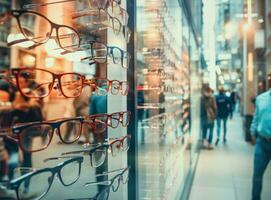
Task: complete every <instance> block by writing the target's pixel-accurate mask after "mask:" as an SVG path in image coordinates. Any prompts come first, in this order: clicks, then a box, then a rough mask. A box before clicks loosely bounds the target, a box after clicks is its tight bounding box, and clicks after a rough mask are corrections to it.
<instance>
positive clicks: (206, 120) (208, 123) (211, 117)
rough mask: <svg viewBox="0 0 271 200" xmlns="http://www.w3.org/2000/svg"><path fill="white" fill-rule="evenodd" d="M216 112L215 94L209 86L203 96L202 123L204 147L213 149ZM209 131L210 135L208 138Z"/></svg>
mask: <svg viewBox="0 0 271 200" xmlns="http://www.w3.org/2000/svg"><path fill="white" fill-rule="evenodd" d="M216 114H217V106H216V101H215V98H214V96H213V91H212V89H211V88H210V87H208V88H206V89H205V90H204V91H203V94H202V97H201V125H202V138H203V147H204V148H208V149H213V146H212V140H213V130H214V122H215V119H216ZM208 131H209V136H208V140H207V133H208Z"/></svg>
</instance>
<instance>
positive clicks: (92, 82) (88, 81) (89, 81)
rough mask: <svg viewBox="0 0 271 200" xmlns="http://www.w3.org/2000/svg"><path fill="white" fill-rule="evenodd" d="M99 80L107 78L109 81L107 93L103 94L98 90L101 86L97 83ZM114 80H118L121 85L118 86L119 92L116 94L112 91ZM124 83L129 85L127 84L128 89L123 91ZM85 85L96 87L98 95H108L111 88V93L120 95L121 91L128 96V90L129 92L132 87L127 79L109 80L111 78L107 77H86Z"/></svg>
mask: <svg viewBox="0 0 271 200" xmlns="http://www.w3.org/2000/svg"><path fill="white" fill-rule="evenodd" d="M99 80H106V81H107V83H108V88H107V89H106V94H105V95H103V94H101V93H99V92H98V91H99V86H98V85H97V81H99ZM114 82H117V83H118V84H119V86H120V87H119V88H118V92H117V93H116V94H114V93H113V92H112V86H113V83H114ZM123 84H126V85H127V86H126V87H127V89H126V90H125V91H123V89H122V88H123ZM84 85H87V86H90V87H93V88H94V89H95V91H96V93H97V94H98V95H100V96H106V95H107V94H108V93H109V90H110V93H111V94H112V95H118V94H119V92H121V94H122V95H123V96H127V94H128V92H129V89H130V87H129V84H128V82H127V81H119V80H109V79H107V78H94V79H85V80H84Z"/></svg>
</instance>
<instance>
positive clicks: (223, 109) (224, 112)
mask: <svg viewBox="0 0 271 200" xmlns="http://www.w3.org/2000/svg"><path fill="white" fill-rule="evenodd" d="M216 105H217V119H216V120H217V139H216V143H215V144H216V145H218V143H219V140H220V130H221V122H223V132H224V137H223V142H224V143H226V142H227V119H228V116H229V113H230V111H231V101H230V98H229V97H227V96H226V94H225V90H224V88H223V87H221V88H220V89H219V94H218V95H217V96H216Z"/></svg>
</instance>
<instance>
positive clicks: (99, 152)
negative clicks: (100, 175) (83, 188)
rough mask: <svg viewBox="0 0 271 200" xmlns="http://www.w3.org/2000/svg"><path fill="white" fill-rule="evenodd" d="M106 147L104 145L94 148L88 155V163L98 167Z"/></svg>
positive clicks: (103, 158)
mask: <svg viewBox="0 0 271 200" xmlns="http://www.w3.org/2000/svg"><path fill="white" fill-rule="evenodd" d="M106 153H107V148H106V147H99V148H97V149H95V151H94V152H92V153H91V155H90V163H91V166H92V167H99V166H101V165H102V164H103V163H104V161H105V158H106Z"/></svg>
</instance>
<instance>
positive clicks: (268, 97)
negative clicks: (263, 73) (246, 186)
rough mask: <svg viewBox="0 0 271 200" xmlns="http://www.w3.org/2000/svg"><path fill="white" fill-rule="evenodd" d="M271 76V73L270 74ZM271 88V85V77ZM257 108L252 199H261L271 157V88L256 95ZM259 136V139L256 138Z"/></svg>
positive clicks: (254, 123) (252, 130)
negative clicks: (264, 176) (264, 177)
mask: <svg viewBox="0 0 271 200" xmlns="http://www.w3.org/2000/svg"><path fill="white" fill-rule="evenodd" d="M268 77H270V78H271V74H269V75H268ZM270 78H269V79H268V80H269V88H270V87H271V81H270V80H271V79H270ZM255 106H256V110H255V113H254V117H253V121H252V123H251V126H250V132H251V135H252V143H253V144H255V143H256V146H255V153H254V170H253V186H252V200H260V199H261V191H262V184H263V175H264V172H265V169H266V167H267V165H268V163H269V161H270V159H271V123H270V119H271V90H269V91H267V92H264V93H262V94H260V95H259V96H257V97H256V103H255ZM256 136H257V140H256Z"/></svg>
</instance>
